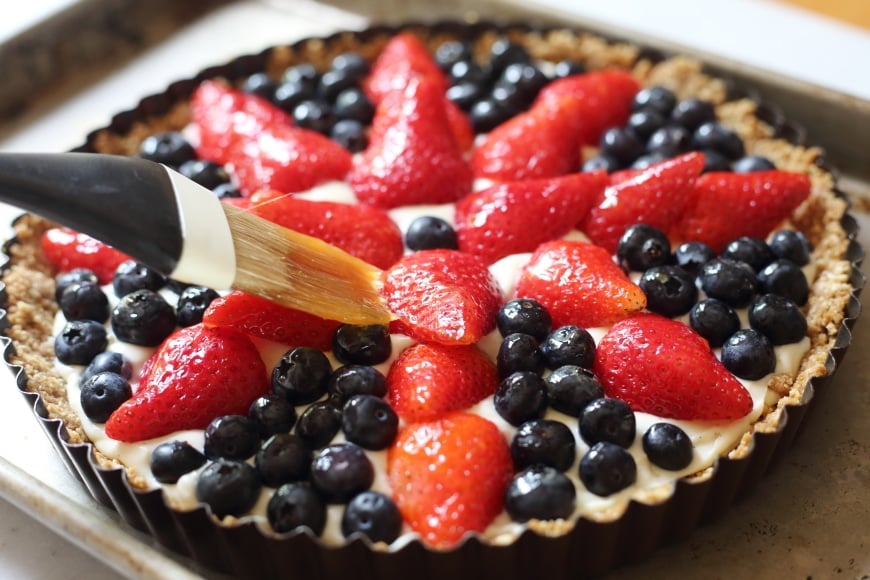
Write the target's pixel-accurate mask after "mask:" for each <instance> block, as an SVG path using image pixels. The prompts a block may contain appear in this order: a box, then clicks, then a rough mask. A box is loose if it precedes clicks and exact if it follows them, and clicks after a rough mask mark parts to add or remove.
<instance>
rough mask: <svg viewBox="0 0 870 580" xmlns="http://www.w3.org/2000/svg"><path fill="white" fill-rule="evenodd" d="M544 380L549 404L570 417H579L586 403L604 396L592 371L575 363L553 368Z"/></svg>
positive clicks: (601, 387)
mask: <svg viewBox="0 0 870 580" xmlns="http://www.w3.org/2000/svg"><path fill="white" fill-rule="evenodd" d="M544 382H545V383H546V387H547V400H548V401H549V403H550V406H551V407H553V409H555V410H556V411H559V412H561V413H565V414H566V415H571V416H572V417H579V416H580V413H582V412H583V409H584V408H585V407H586V405H588V404H589V403H591V402H592V401H594V400H595V399H598V398H600V397H603V396H604V387H603V386H602V385H601V383H600V382H599V380H598V379H597V378H596V377H595V375H594V374H592V371H589V370H587V369H584V368H581V367H579V366H577V365H565V366H561V367H559V368H557V369H555V370H554V371H553V372H551V373H550V374H549V375H547V378H546V379H545V380H544Z"/></svg>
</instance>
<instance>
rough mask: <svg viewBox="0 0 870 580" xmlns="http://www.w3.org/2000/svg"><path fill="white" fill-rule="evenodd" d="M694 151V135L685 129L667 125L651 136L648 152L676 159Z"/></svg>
mask: <svg viewBox="0 0 870 580" xmlns="http://www.w3.org/2000/svg"><path fill="white" fill-rule="evenodd" d="M691 149H692V135H691V134H690V133H689V131H688V130H686V129H685V128H683V127H680V126H677V125H665V126H664V127H662V128H661V129H658V130H657V131H656V132H655V133H653V134H652V135H650V137H649V139H648V140H647V142H646V150H647V151H648V152H650V153H659V154H661V155H664V156H665V157H676V156H677V155H680V154H682V153H686V152H687V151H691Z"/></svg>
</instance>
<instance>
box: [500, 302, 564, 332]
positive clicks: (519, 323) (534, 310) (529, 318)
mask: <svg viewBox="0 0 870 580" xmlns="http://www.w3.org/2000/svg"><path fill="white" fill-rule="evenodd" d="M496 322H497V324H498V331H499V333H501V335H502V336H507V335H509V334H513V333H515V332H521V333H523V334H529V335H531V336H533V337H535V339H537V340H539V341H541V340H544V339H545V338H547V335H548V334H549V333H550V328H551V327H552V324H553V321H552V319H551V318H550V313H549V312H547V309H546V308H544V307H543V306H542V305H541V304H540V303H539V302H537V301H535V300H532V299H530V298H519V299H515V300H511V301H509V302H507V303H505V305H504V306H502V307H501V309H500V310H499V311H498V317H497V319H496Z"/></svg>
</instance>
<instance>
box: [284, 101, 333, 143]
mask: <svg viewBox="0 0 870 580" xmlns="http://www.w3.org/2000/svg"><path fill="white" fill-rule="evenodd" d="M293 121H294V122H295V123H296V125H297V126H299V127H302V128H303V129H309V130H311V131H316V132H318V133H321V134H323V135H329V132H330V131H331V130H332V126H333V125H334V124H335V121H336V119H335V111H333V110H332V106H331V105H329V104H328V103H323V102H320V101H315V100H313V99H308V100H305V101H302V102H301V103H299V104H298V105H296V107H295V108H294V109H293Z"/></svg>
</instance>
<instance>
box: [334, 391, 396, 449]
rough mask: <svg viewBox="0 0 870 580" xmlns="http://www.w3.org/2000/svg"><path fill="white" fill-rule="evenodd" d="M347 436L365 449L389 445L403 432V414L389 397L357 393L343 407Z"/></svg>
mask: <svg viewBox="0 0 870 580" xmlns="http://www.w3.org/2000/svg"><path fill="white" fill-rule="evenodd" d="M341 429H342V431H344V436H345V438H346V439H347V440H348V441H350V442H351V443H356V444H357V445H359V446H360V447H362V448H363V449H371V450H372V451H380V450H381V449H386V448H387V447H389V446H390V445H391V444H392V443H393V440H395V438H396V434H397V433H398V432H399V416H398V415H396V412H395V411H394V410H393V408H392V407H391V406H390V404H389V403H387V402H386V401H385V400H383V399H381V398H380V397H376V396H374V395H354V396H352V397H351V398H350V399H348V400H347V402H346V403H345V404H344V407H342V410H341Z"/></svg>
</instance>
